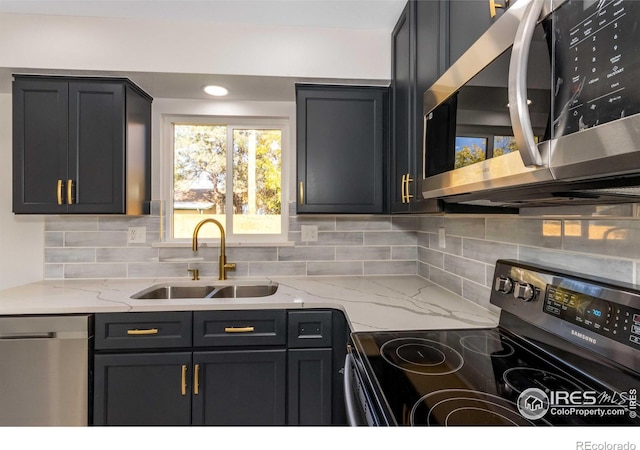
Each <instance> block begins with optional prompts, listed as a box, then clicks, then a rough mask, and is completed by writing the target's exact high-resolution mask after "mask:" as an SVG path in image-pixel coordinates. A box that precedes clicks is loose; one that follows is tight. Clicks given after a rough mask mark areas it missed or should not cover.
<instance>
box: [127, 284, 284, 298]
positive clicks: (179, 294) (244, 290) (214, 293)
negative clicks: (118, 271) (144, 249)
mask: <svg viewBox="0 0 640 450" xmlns="http://www.w3.org/2000/svg"><path fill="white" fill-rule="evenodd" d="M277 290H278V285H277V284H242V285H230V286H202V285H195V286H194V285H185V284H175V285H174V284H156V285H154V286H151V287H148V288H147V289H144V290H142V291H140V292H138V293H136V294H133V295H132V296H131V298H135V299H140V300H142V299H147V300H168V299H174V298H248V297H267V296H269V295H273V294H275V293H276V291H277Z"/></svg>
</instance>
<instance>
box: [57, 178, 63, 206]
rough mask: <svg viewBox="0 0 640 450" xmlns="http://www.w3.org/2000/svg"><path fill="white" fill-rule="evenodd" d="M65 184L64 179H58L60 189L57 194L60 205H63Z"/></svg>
mask: <svg viewBox="0 0 640 450" xmlns="http://www.w3.org/2000/svg"><path fill="white" fill-rule="evenodd" d="M63 185H64V182H63V181H62V180H58V190H57V191H56V194H57V196H58V205H62V187H63Z"/></svg>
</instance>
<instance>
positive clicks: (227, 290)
mask: <svg viewBox="0 0 640 450" xmlns="http://www.w3.org/2000/svg"><path fill="white" fill-rule="evenodd" d="M277 290H278V285H277V284H264V285H237V286H225V287H221V288H220V289H216V290H215V292H214V293H213V294H212V295H211V298H241V297H244V298H246V297H267V296H269V295H273V294H275V293H276V291H277Z"/></svg>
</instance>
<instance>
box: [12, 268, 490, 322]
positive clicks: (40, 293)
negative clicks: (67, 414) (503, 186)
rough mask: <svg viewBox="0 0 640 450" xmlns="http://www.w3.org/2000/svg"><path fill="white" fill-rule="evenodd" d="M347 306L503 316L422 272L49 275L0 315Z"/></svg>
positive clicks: (453, 317)
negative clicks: (232, 294) (240, 289)
mask: <svg viewBox="0 0 640 450" xmlns="http://www.w3.org/2000/svg"><path fill="white" fill-rule="evenodd" d="M163 283H173V284H181V285H190V284H193V285H196V284H201V285H229V284H267V283H278V285H279V286H278V290H277V292H276V293H275V294H274V295H271V296H268V297H256V298H241V299H171V300H137V299H132V298H131V296H132V295H133V294H135V293H137V292H139V291H141V290H143V289H146V288H148V287H149V286H151V285H155V284H163ZM279 308H282V309H284V308H286V309H298V308H299V309H303V308H306V309H309V308H335V309H339V310H342V311H343V312H344V313H345V315H346V317H347V320H348V321H349V323H350V325H351V330H352V331H371V330H413V329H416V330H426V329H447V328H484V327H494V326H496V325H497V322H498V316H497V314H496V313H495V312H493V311H489V310H487V309H485V308H483V307H481V306H478V305H476V304H475V303H472V302H470V301H468V300H465V299H463V298H461V297H459V296H457V295H455V294H453V293H452V292H449V291H447V290H445V289H442V288H441V287H439V286H436V285H434V284H432V283H431V282H430V281H427V280H425V279H423V278H421V277H418V276H351V277H260V278H237V279H232V280H227V281H218V280H216V279H214V278H211V279H207V278H203V279H201V280H200V281H189V280H186V279H185V278H181V279H171V278H157V279H150V278H147V279H104V280H56V281H54V280H44V281H39V282H35V283H30V284H27V285H23V286H19V287H15V288H10V289H5V290H3V291H0V315H25V314H26V315H28V314H71V313H100V312H135V311H185V310H213V309H279Z"/></svg>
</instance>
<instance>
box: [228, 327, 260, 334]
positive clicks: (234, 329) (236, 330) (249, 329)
mask: <svg viewBox="0 0 640 450" xmlns="http://www.w3.org/2000/svg"><path fill="white" fill-rule="evenodd" d="M253 331H254V328H253V327H225V329H224V332H225V333H253Z"/></svg>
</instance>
